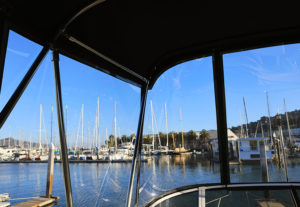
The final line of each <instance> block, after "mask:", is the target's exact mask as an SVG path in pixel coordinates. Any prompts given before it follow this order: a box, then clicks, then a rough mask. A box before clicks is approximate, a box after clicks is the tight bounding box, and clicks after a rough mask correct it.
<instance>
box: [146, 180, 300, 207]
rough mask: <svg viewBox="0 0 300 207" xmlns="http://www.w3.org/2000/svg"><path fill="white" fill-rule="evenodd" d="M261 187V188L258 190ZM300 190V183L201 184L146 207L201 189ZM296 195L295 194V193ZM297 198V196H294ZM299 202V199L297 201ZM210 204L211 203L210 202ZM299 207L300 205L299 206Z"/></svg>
mask: <svg viewBox="0 0 300 207" xmlns="http://www.w3.org/2000/svg"><path fill="white" fill-rule="evenodd" d="M258 187H259V188H258ZM295 187H296V188H300V182H293V183H282V182H274V183H236V184H230V185H219V184H199V185H191V186H183V187H181V188H176V189H173V190H170V191H168V192H166V193H163V194H161V195H159V196H157V197H156V198H154V199H153V200H151V201H150V202H148V203H147V204H146V205H145V207H155V206H157V205H159V204H160V203H162V202H163V201H165V200H168V199H170V198H173V197H176V196H180V195H184V194H187V193H192V192H197V191H198V190H199V188H205V190H217V189H220V190H221V189H225V190H242V189H256V190H263V189H289V188H292V189H294V188H295ZM294 194H295V193H294ZM294 196H297V195H294ZM218 199H219V198H218ZM296 200H297V199H296ZM208 203H209V202H208ZM298 206H299V204H298Z"/></svg>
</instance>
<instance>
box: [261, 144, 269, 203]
mask: <svg viewBox="0 0 300 207" xmlns="http://www.w3.org/2000/svg"><path fill="white" fill-rule="evenodd" d="M259 149H260V165H261V177H262V182H269V172H268V157H267V154H266V143H265V140H262V141H260V142H259ZM264 194H265V198H266V199H269V198H270V193H269V191H268V190H265V191H264Z"/></svg>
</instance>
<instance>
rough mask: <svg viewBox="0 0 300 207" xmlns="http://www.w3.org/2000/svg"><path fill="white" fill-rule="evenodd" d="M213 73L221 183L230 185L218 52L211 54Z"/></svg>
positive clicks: (222, 76)
mask: <svg viewBox="0 0 300 207" xmlns="http://www.w3.org/2000/svg"><path fill="white" fill-rule="evenodd" d="M213 71H214V86H215V102H216V112H217V114H216V115H217V129H218V130H217V132H218V145H219V159H220V171H221V183H222V184H229V183H230V173H229V161H228V136H227V120H226V102H225V85H224V71H223V57H222V54H221V53H220V52H219V51H215V52H214V54H213Z"/></svg>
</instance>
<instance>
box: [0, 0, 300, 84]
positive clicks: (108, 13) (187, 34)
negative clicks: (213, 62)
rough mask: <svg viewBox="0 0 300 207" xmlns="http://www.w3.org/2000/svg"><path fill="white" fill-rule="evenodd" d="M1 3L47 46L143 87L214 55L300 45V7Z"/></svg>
mask: <svg viewBox="0 0 300 207" xmlns="http://www.w3.org/2000/svg"><path fill="white" fill-rule="evenodd" d="M0 2H1V7H0V8H1V14H3V16H4V17H5V18H6V19H7V20H8V22H9V25H10V28H11V29H12V30H14V31H16V32H18V33H20V34H21V35H23V36H25V37H27V38H29V39H30V40H33V41H35V42H37V43H39V44H41V45H48V44H53V47H55V48H57V49H58V50H59V52H60V53H62V54H63V55H66V56H68V57H71V58H73V59H75V60H78V61H80V62H82V63H84V64H88V65H90V66H92V67H95V68H98V69H100V70H102V71H105V72H107V73H109V74H111V75H113V76H115V77H117V78H120V79H122V80H125V81H128V82H131V83H134V84H136V85H138V86H140V85H142V84H143V83H144V81H150V87H152V85H153V84H154V82H155V81H156V79H157V78H158V77H159V75H160V74H162V73H163V72H164V71H165V70H167V69H168V68H170V67H171V66H174V65H175V64H178V63H180V62H183V61H186V60H190V59H193V58H197V57H201V56H207V55H210V54H211V53H212V52H213V51H214V50H220V51H224V52H228V51H236V50H241V49H245V48H255V47H259V46H262V45H274V44H281V43H290V42H297V41H298V40H299V39H300V21H299V19H300V18H299V16H300V13H299V9H298V6H297V5H292V4H291V3H290V2H288V1H280V2H276V1H272V2H269V3H266V2H263V1H260V2H254V1H238V2H235V3H231V2H227V1H220V2H219V1H199V0H198V1H188V0H187V1H169V0H157V1H155V0H144V1H129V0H119V1H117V0H106V1H104V0H98V1H91V0H0ZM89 5H90V6H89ZM83 8H85V9H83ZM82 9H83V10H82ZM80 11H81V12H82V13H80ZM78 12H79V13H78ZM76 14H77V15H76ZM72 17H73V18H72ZM70 20H71V21H70ZM74 40H75V42H74ZM76 41H77V42H76ZM79 43H82V44H81V45H80V44H79ZM87 46H88V47H89V48H90V49H92V50H88V49H87ZM99 54H100V55H99ZM101 55H103V56H105V57H104V58H103V57H101ZM107 58H109V59H107ZM110 60H113V62H111V61H110ZM116 63H117V64H116ZM126 69H129V70H130V71H131V72H133V73H130V72H128V71H126Z"/></svg>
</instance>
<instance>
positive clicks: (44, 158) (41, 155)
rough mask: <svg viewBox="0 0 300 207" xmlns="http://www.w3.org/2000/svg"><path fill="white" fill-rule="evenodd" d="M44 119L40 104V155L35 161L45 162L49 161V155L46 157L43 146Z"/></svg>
mask: <svg viewBox="0 0 300 207" xmlns="http://www.w3.org/2000/svg"><path fill="white" fill-rule="evenodd" d="M42 119H43V106H42V104H40V136H39V149H38V155H37V156H36V157H35V158H34V159H35V160H41V161H45V160H48V155H47V154H46V155H44V153H43V146H42Z"/></svg>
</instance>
